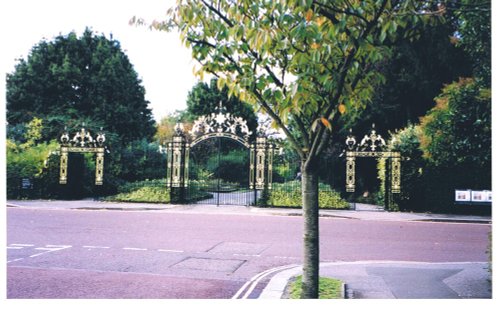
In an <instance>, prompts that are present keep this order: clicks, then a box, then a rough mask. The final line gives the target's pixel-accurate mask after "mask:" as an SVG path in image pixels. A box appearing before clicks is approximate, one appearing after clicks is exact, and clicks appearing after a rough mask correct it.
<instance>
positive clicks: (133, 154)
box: [6, 29, 164, 198]
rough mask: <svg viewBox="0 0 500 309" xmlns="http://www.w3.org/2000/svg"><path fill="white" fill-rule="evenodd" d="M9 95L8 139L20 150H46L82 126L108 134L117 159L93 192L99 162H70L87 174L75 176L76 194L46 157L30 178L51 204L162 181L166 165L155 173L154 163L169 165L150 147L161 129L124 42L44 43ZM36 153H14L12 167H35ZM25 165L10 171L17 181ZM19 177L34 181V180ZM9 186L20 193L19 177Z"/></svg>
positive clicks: (65, 39) (11, 77) (10, 79)
mask: <svg viewBox="0 0 500 309" xmlns="http://www.w3.org/2000/svg"><path fill="white" fill-rule="evenodd" d="M6 90H7V121H8V124H7V134H8V138H9V141H10V142H12V145H20V144H25V143H27V142H28V141H32V143H31V146H32V147H34V149H39V148H40V147H43V145H44V143H45V142H49V141H54V140H57V139H58V138H59V136H60V134H61V133H62V131H63V130H64V127H66V126H67V127H68V131H70V132H76V131H77V130H79V129H80V126H81V125H82V123H85V127H86V129H88V130H89V131H90V132H91V133H92V134H96V133H97V131H99V129H100V127H102V128H103V129H104V131H105V133H106V144H107V150H108V151H109V152H107V153H106V159H105V181H104V186H102V187H97V186H94V185H93V179H92V176H93V175H92V174H93V171H94V164H95V163H94V160H92V159H91V156H85V157H84V156H82V155H72V157H71V158H70V161H72V162H73V163H70V168H76V167H78V168H79V170H78V171H77V173H75V172H70V173H69V176H70V177H73V176H75V175H77V176H78V177H79V179H78V181H76V180H75V182H76V184H75V185H74V186H73V188H70V187H72V185H70V183H69V182H68V185H65V186H61V185H59V184H58V178H57V177H58V175H57V174H56V172H54V171H58V168H59V166H58V162H57V160H55V159H54V158H47V155H48V153H49V152H47V151H43V152H41V154H42V153H43V154H44V155H45V156H46V159H47V166H46V167H44V168H43V169H42V170H40V171H39V172H36V173H34V174H33V175H31V176H30V177H35V178H36V179H37V180H39V181H40V182H43V185H40V189H42V187H43V189H44V192H43V193H40V194H42V195H43V197H51V198H54V197H64V198H80V197H83V196H88V195H94V196H95V195H98V196H100V195H105V194H109V193H114V192H116V188H117V187H118V186H119V185H121V184H123V183H124V182H125V181H134V180H142V179H146V178H156V177H159V176H160V175H159V173H158V172H159V171H160V169H158V166H157V167H154V168H153V167H151V164H154V163H158V164H160V165H159V166H160V167H161V164H162V163H164V162H163V161H162V155H161V154H160V153H159V152H158V151H157V150H158V144H150V141H151V139H152V137H153V134H154V133H155V125H154V120H153V117H152V113H151V110H150V109H149V108H148V102H147V101H146V100H145V98H144V94H145V90H144V87H143V86H142V85H141V80H140V79H139V78H138V76H137V73H136V72H135V71H134V68H133V66H132V64H131V63H130V61H129V59H128V57H127V56H126V55H125V53H124V52H123V51H122V50H121V47H120V43H119V42H118V41H116V40H112V39H107V38H106V37H105V36H104V35H95V34H93V33H92V31H91V30H89V29H86V30H85V31H84V32H83V34H82V35H81V36H80V37H78V36H77V35H76V34H75V33H74V32H71V33H69V34H68V35H65V36H63V35H59V36H58V37H56V38H55V39H54V40H53V41H46V40H44V41H41V42H40V43H38V44H36V45H35V46H34V47H33V48H32V50H31V52H30V54H29V55H28V57H27V58H26V59H20V60H19V62H18V63H17V65H16V66H15V70H14V72H13V73H11V74H8V75H7V89H6ZM35 120H37V121H38V120H39V121H40V123H38V122H37V124H38V126H37V128H39V129H40V130H37V131H36V132H38V133H39V135H37V136H36V139H33V137H34V136H33V133H34V132H35V131H34V130H33V126H34V124H35ZM53 143H54V142H51V143H50V145H52V144H53ZM30 152H31V150H29V149H28V148H27V147H23V148H19V147H17V148H16V151H12V152H11V153H10V154H11V156H10V158H11V160H10V161H9V162H18V161H19V160H20V161H23V160H24V161H26V162H25V163H26V164H29V160H30V159H29V156H30ZM109 154H111V155H109ZM52 157H56V156H52ZM23 158H24V159H23ZM16 160H17V161H16ZM20 161H19V162H20ZM24 161H23V162H24ZM19 162H18V163H16V164H8V167H7V169H8V173H10V174H9V175H14V173H15V171H16V170H17V168H16V166H20V163H19ZM37 166H38V165H37ZM17 174H19V175H21V174H22V177H28V176H27V175H26V173H17ZM81 175H83V177H84V178H85V179H83V180H82V179H81V178H82V177H81ZM9 179H10V180H11V181H9V182H8V186H9V187H10V186H14V187H15V186H17V183H18V181H17V180H14V176H13V177H10V178H9ZM9 192H14V191H12V190H11V191H9ZM79 192H83V195H80V194H79ZM77 193H78V194H77ZM14 197H15V196H9V198H14Z"/></svg>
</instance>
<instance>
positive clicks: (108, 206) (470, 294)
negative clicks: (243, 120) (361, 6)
mask: <svg viewBox="0 0 500 309" xmlns="http://www.w3.org/2000/svg"><path fill="white" fill-rule="evenodd" d="M7 206H8V207H19V208H40V209H60V210H62V209H75V210H120V211H161V212H176V213H203V214H218V215H220V214H232V215H280V216H301V215H302V210H301V209H278V208H259V207H245V206H227V205H222V206H215V205H170V204H149V203H115V202H101V201H95V200H92V199H87V200H79V201H61V200H53V201H49V200H8V201H7ZM320 216H322V217H336V218H345V219H355V220H376V221H417V222H418V221H424V222H426V221H427V222H428V221H430V222H449V223H469V224H491V223H492V217H491V216H470V215H448V214H431V213H407V212H387V211H385V210H384V209H383V208H381V207H379V206H374V205H366V204H356V205H355V209H351V210H320ZM301 272H302V268H301V266H295V267H290V268H288V269H286V270H283V271H281V272H278V273H276V274H275V275H274V276H273V277H272V278H271V280H270V281H269V283H268V284H267V286H266V287H265V288H264V290H263V291H262V293H261V295H260V297H259V298H261V299H279V298H283V297H285V296H284V295H285V294H286V293H285V289H286V286H287V284H288V282H289V281H290V280H292V279H293V278H294V277H296V276H297V275H299V274H301ZM320 276H322V277H331V278H336V279H339V280H341V281H342V282H344V292H343V296H344V298H354V299H394V298H397V299H460V298H473V299H492V277H491V272H490V271H489V264H488V263H486V262H460V263H456V262H450V263H424V262H405V261H357V262H342V261H340V262H333V263H332V262H330V263H321V264H320Z"/></svg>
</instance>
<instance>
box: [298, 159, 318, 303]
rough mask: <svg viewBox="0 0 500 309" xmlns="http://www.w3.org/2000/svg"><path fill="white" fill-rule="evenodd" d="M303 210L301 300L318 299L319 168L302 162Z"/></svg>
mask: <svg viewBox="0 0 500 309" xmlns="http://www.w3.org/2000/svg"><path fill="white" fill-rule="evenodd" d="M301 170H302V209H303V213H304V266H303V270H302V271H303V274H302V291H301V295H300V297H301V298H318V286H319V220H318V219H319V218H318V217H319V201H318V168H317V166H316V164H315V163H311V161H302V166H301Z"/></svg>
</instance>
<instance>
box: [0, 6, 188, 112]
mask: <svg viewBox="0 0 500 309" xmlns="http://www.w3.org/2000/svg"><path fill="white" fill-rule="evenodd" d="M174 4H175V0H85V1H83V0H65V1H64V0H2V1H0V14H1V16H0V23H1V24H0V25H1V28H0V29H2V30H1V32H2V41H3V43H2V47H1V48H0V55H1V61H2V66H1V73H2V74H3V76H5V74H7V73H12V72H13V71H14V65H15V63H16V62H17V59H19V58H24V59H26V57H27V56H28V55H29V52H30V50H31V48H32V47H33V46H34V45H36V44H37V43H39V42H40V41H41V40H42V39H44V38H45V39H47V40H48V41H51V40H53V39H54V38H55V37H56V36H58V35H60V34H62V35H66V34H68V33H69V32H71V31H75V32H76V33H77V35H81V33H82V32H83V31H84V29H85V28H86V27H89V28H90V29H92V30H93V31H94V32H95V33H96V34H101V33H102V34H104V35H105V36H106V37H107V38H110V34H111V33H112V34H113V39H115V40H117V41H119V42H120V44H121V47H122V50H123V51H124V52H125V53H126V54H127V56H128V57H129V60H130V62H131V63H132V65H133V66H134V69H135V71H136V72H137V73H138V75H139V78H140V79H141V80H142V85H143V86H144V88H145V89H146V100H148V101H149V102H150V105H149V107H150V108H151V109H152V111H153V115H154V118H155V120H157V121H159V120H160V119H161V118H162V117H164V116H166V115H167V114H168V113H171V112H174V111H175V110H179V109H184V108H185V107H186V103H185V102H186V98H187V94H188V92H189V90H190V89H191V88H192V87H193V86H194V85H195V84H196V82H197V79H196V78H195V77H194V75H193V73H192V72H193V67H194V65H195V61H194V60H191V55H190V51H189V49H188V48H187V47H185V46H183V45H182V43H181V40H180V38H179V35H178V33H176V32H174V33H167V32H159V31H154V30H149V29H148V28H147V27H136V26H130V25H129V23H128V22H129V20H130V19H131V18H132V17H133V16H137V17H143V18H144V19H146V20H153V19H159V20H161V19H164V18H163V17H164V16H165V12H166V11H167V9H168V8H169V7H170V6H173V5H174ZM4 87H5V84H4V83H2V89H1V90H2V93H5V91H4ZM2 97H3V98H2V100H5V96H2ZM3 106H5V104H4V105H3Z"/></svg>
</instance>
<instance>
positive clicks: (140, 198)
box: [104, 179, 170, 203]
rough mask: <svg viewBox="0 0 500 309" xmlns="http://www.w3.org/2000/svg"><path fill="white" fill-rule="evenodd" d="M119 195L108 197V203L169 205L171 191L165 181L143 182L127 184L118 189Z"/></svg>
mask: <svg viewBox="0 0 500 309" xmlns="http://www.w3.org/2000/svg"><path fill="white" fill-rule="evenodd" d="M118 192H119V193H118V194H116V195H113V196H109V197H106V198H105V199H104V200H106V201H116V202H142V203H169V202H170V190H169V189H167V185H166V180H165V179H154V180H143V181H137V182H133V183H126V184H124V185H122V186H120V187H119V188H118Z"/></svg>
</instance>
